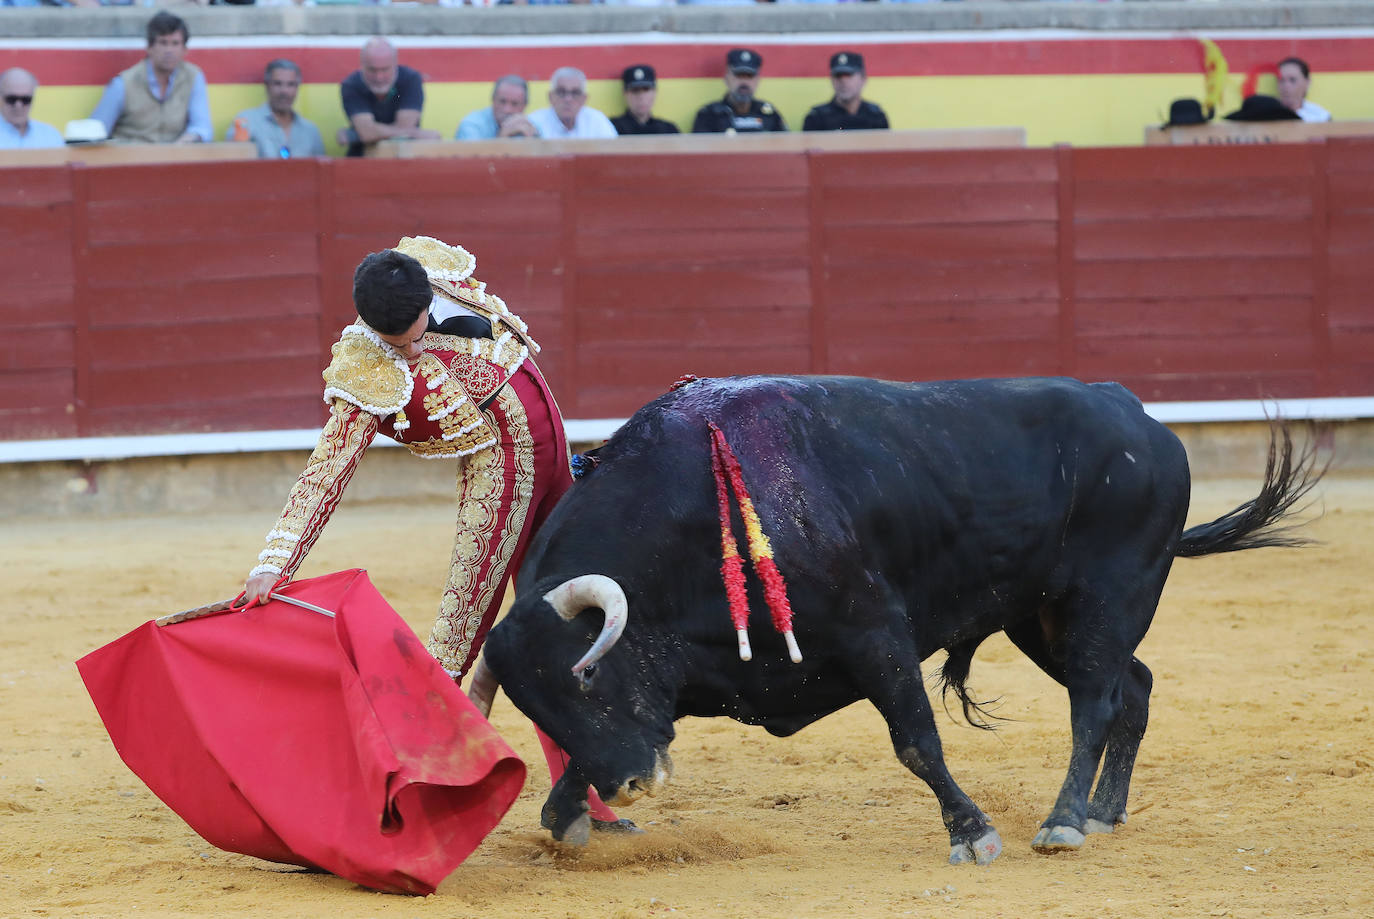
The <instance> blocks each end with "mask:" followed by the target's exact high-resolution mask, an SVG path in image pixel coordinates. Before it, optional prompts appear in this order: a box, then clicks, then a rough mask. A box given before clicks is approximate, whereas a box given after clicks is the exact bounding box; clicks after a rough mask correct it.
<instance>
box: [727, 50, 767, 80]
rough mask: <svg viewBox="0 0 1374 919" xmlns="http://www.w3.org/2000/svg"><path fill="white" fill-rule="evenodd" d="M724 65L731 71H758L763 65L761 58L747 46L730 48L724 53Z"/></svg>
mask: <svg viewBox="0 0 1374 919" xmlns="http://www.w3.org/2000/svg"><path fill="white" fill-rule="evenodd" d="M725 66H726V67H729V68H730V72H731V73H751V74H752V73H758V72H759V68H760V67H762V66H763V58H762V57H760V56H759V53H758V52H757V51H753V50H751V49H749V48H731V49H730V52H729V53H728V54H726V55H725Z"/></svg>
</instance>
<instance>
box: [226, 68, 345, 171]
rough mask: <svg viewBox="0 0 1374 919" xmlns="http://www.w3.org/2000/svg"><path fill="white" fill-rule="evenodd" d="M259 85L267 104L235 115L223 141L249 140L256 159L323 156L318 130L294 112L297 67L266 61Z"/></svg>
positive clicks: (296, 91)
mask: <svg viewBox="0 0 1374 919" xmlns="http://www.w3.org/2000/svg"><path fill="white" fill-rule="evenodd" d="M262 82H263V85H264V87H265V88H266V90H267V101H266V102H264V103H263V104H262V105H259V106H258V107H257V108H250V109H248V110H247V111H243V112H239V114H238V117H236V118H235V119H234V123H233V124H231V125H230V126H229V131H228V136H227V137H226V140H251V141H252V142H253V143H255V144H257V146H258V156H259V157H272V158H275V157H280V158H282V159H290V158H291V157H293V156H324V139H323V138H322V137H320V129H319V128H317V127H315V123H314V122H313V121H309V120H307V119H306V118H304V117H302V116H301V115H300V114H298V113H297V112H296V108H295V106H296V94H297V93H298V92H300V88H301V69H300V67H297V66H296V64H295V62H293V61H288V60H286V59H285V58H278V59H277V60H274V61H270V62H269V63H268V65H267V69H266V70H264V71H263V76H262Z"/></svg>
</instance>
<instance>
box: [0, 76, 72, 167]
mask: <svg viewBox="0 0 1374 919" xmlns="http://www.w3.org/2000/svg"><path fill="white" fill-rule="evenodd" d="M37 92H38V79H37V78H36V77H34V75H33V74H31V73H29V72H28V71H27V70H25V69H24V68H22V67H11V68H10V69H9V70H6V71H5V72H4V73H0V114H3V115H4V120H0V150H37V149H39V148H41V147H61V146H63V141H62V135H61V134H59V133H58V131H57V128H54V127H53V126H52V125H50V124H44V123H43V122H41V121H32V120H30V119H29V113H30V112H32V111H33V97H34V95H35V94H36V93H37Z"/></svg>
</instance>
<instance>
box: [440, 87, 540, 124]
mask: <svg viewBox="0 0 1374 919" xmlns="http://www.w3.org/2000/svg"><path fill="white" fill-rule="evenodd" d="M529 101H530V85H529V84H528V83H526V82H525V78H524V77H521V76H518V75H516V74H513V73H512V74H507V75H506V76H504V77H502V78H501V79H499V80H497V81H496V83H495V84H494V85H493V86H492V88H491V105H489V106H487V107H486V108H483V109H478V110H477V111H475V112H469V113H468V114H467V115H466V116H464V118H463V120H462V121H460V122H458V133H457V134H454V135H453V139H454V140H492V139H494V138H497V137H538V136H539V132H538V131H536V130H535V129H534V125H533V124H531V123H530V120H529V119H528V118H526V117H525V106H526V105H528V104H529Z"/></svg>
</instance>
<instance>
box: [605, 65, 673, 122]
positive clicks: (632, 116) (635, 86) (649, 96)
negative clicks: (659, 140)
mask: <svg viewBox="0 0 1374 919" xmlns="http://www.w3.org/2000/svg"><path fill="white" fill-rule="evenodd" d="M620 82H621V83H623V84H624V85H625V114H623V115H621V116H620V117H618V118H612V119H611V124H613V125H615V129H616V130H617V131H618V132H620V133H621V134H680V133H681V132H680V131H678V129H677V125H675V124H673V123H672V122H671V121H664V120H663V119H662V118H655V117H654V100H655V99H657V98H658V75H657V74H655V73H654V68H652V67H650V66H649V65H648V64H635V65H634V66H633V67H626V68H625V72H624V73H622V74H621V75H620Z"/></svg>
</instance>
